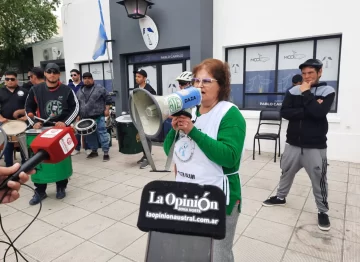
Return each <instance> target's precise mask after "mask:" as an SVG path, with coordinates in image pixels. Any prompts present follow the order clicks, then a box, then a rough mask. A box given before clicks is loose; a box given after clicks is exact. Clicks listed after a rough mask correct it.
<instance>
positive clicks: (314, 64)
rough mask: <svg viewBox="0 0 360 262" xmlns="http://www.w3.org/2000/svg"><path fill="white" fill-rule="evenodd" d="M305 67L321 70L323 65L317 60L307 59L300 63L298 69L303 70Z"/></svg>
mask: <svg viewBox="0 0 360 262" xmlns="http://www.w3.org/2000/svg"><path fill="white" fill-rule="evenodd" d="M306 66H310V67H315V68H322V66H323V63H322V62H321V61H320V60H319V59H308V60H306V61H305V62H304V63H302V64H301V65H300V66H299V68H300V69H303V68H304V67H306Z"/></svg>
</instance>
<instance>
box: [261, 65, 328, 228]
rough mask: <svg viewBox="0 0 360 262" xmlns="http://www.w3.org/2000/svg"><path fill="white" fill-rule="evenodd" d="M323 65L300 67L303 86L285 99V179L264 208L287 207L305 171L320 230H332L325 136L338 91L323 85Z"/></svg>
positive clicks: (281, 180) (282, 162)
mask: <svg viewBox="0 0 360 262" xmlns="http://www.w3.org/2000/svg"><path fill="white" fill-rule="evenodd" d="M322 66H323V64H322V62H321V61H320V60H318V59H309V60H307V61H306V62H305V63H303V64H301V65H300V66H299V68H300V70H301V73H302V77H303V83H302V84H301V85H297V86H294V87H293V88H291V89H290V90H289V91H288V92H287V93H286V95H285V99H284V101H283V104H282V107H281V116H282V117H283V118H285V119H287V120H289V124H288V128H287V134H286V137H287V139H286V143H287V144H286V145H285V150H284V153H283V155H282V157H281V161H280V168H281V169H282V175H281V177H280V183H279V186H278V189H277V194H276V195H275V196H272V197H270V198H269V199H267V200H265V201H264V202H263V206H279V205H285V204H286V199H285V198H286V196H287V195H288V193H289V191H290V188H291V185H292V183H293V180H294V178H295V175H296V173H297V172H298V171H299V170H300V169H301V168H304V169H305V170H306V172H307V173H308V175H309V177H310V180H311V184H312V189H313V194H314V198H315V203H316V206H317V208H318V227H319V228H320V230H324V231H327V230H330V220H329V216H328V214H327V212H328V210H329V204H328V202H327V197H328V194H329V192H328V183H327V177H326V171H327V157H326V148H327V145H326V141H327V138H326V134H327V132H328V121H327V119H326V115H327V114H328V113H329V112H330V110H331V106H332V104H333V102H334V99H335V90H334V88H333V87H331V86H329V85H327V83H325V82H320V81H319V80H320V77H321V75H322V72H323V71H322Z"/></svg>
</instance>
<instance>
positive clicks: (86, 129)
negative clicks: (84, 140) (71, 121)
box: [75, 118, 97, 136]
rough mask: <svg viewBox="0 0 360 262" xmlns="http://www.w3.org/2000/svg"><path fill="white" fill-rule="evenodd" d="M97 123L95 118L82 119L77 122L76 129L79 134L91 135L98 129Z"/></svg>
mask: <svg viewBox="0 0 360 262" xmlns="http://www.w3.org/2000/svg"><path fill="white" fill-rule="evenodd" d="M96 128H97V124H96V121H95V120H94V119H91V118H86V119H82V120H80V121H79V122H77V123H76V124H75V130H76V132H77V133H78V134H79V135H83V136H86V135H90V134H92V133H94V132H95V131H96Z"/></svg>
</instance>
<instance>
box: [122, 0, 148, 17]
mask: <svg viewBox="0 0 360 262" xmlns="http://www.w3.org/2000/svg"><path fill="white" fill-rule="evenodd" d="M117 3H118V4H120V5H123V6H125V9H126V12H127V14H128V17H130V18H133V19H140V18H144V17H145V15H146V12H147V9H148V8H149V9H150V8H151V6H152V5H154V3H153V2H152V1H150V0H121V1H119V2H117Z"/></svg>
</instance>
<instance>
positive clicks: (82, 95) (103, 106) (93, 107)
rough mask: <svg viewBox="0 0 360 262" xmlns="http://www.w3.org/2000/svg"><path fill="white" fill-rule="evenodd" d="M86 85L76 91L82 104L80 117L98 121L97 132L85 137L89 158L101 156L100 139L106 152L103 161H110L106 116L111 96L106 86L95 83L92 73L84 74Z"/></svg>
mask: <svg viewBox="0 0 360 262" xmlns="http://www.w3.org/2000/svg"><path fill="white" fill-rule="evenodd" d="M83 81H84V86H82V87H81V88H80V89H79V91H78V92H77V93H76V96H77V98H78V100H79V104H80V118H81V119H86V118H91V119H93V120H95V121H96V124H97V128H96V132H94V133H92V134H90V135H87V136H86V137H85V139H86V142H87V143H88V145H89V147H90V149H91V153H90V154H89V155H88V156H87V158H88V159H91V158H94V157H97V156H99V155H98V152H97V150H98V147H99V141H100V144H101V148H102V150H103V152H104V157H103V161H104V162H106V161H109V160H110V157H109V143H110V141H109V136H108V132H107V129H106V124H105V116H109V108H110V105H111V96H110V95H109V93H108V92H107V91H106V89H105V87H103V86H101V85H98V84H95V83H94V79H93V76H92V74H91V73H89V72H86V73H84V74H83Z"/></svg>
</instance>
